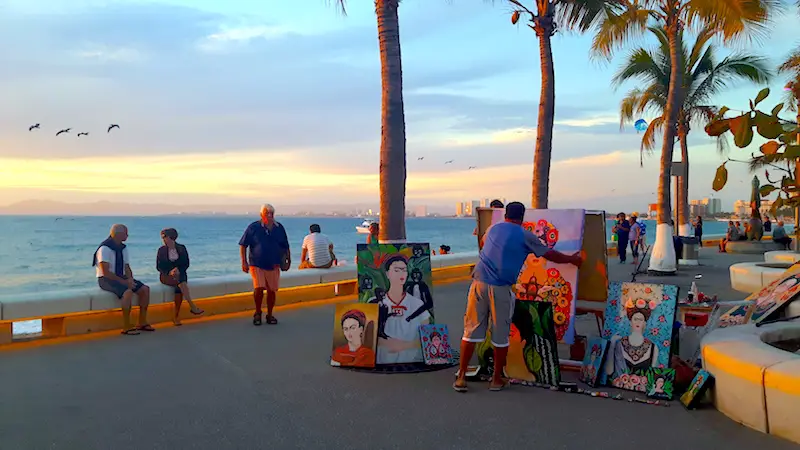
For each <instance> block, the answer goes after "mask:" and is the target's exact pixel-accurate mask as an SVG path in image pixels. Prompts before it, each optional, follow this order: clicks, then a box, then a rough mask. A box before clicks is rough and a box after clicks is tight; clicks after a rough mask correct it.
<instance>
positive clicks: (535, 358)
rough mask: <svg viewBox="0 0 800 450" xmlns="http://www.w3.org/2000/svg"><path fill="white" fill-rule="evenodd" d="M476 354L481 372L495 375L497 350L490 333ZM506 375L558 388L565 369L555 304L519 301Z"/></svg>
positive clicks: (517, 302)
mask: <svg viewBox="0 0 800 450" xmlns="http://www.w3.org/2000/svg"><path fill="white" fill-rule="evenodd" d="M475 351H476V353H477V354H478V361H479V364H480V366H481V373H484V374H491V372H492V369H493V367H494V359H493V358H494V347H493V346H492V343H491V333H490V332H489V333H487V337H486V340H484V341H483V342H482V343H480V344H478V345H477V347H476V349H475ZM504 374H505V376H506V377H508V378H513V379H517V380H524V381H533V382H537V383H543V384H550V385H552V386H558V383H559V381H561V370H560V366H559V363H558V342H557V341H556V331H555V324H554V322H553V305H551V304H550V303H545V302H527V301H520V300H517V301H516V302H515V306H514V314H513V316H512V318H511V336H510V337H509V346H508V357H507V359H506V366H505V368H504Z"/></svg>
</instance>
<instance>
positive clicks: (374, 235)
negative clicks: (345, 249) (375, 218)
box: [367, 222, 381, 244]
mask: <svg viewBox="0 0 800 450" xmlns="http://www.w3.org/2000/svg"><path fill="white" fill-rule="evenodd" d="M380 231H381V226H380V225H379V224H378V222H372V223H371V224H369V234H368V235H367V244H377V243H378V234H380Z"/></svg>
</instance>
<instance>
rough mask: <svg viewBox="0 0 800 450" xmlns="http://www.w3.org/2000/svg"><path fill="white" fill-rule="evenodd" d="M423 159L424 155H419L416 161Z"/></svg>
mask: <svg viewBox="0 0 800 450" xmlns="http://www.w3.org/2000/svg"><path fill="white" fill-rule="evenodd" d="M423 159H425V157H424V156H420V157H419V158H417V161H422V160H423Z"/></svg>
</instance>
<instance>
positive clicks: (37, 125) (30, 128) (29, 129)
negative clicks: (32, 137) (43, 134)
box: [28, 123, 39, 131]
mask: <svg viewBox="0 0 800 450" xmlns="http://www.w3.org/2000/svg"><path fill="white" fill-rule="evenodd" d="M34 128H36V129H39V124H38V123H37V124H36V125H31V126H30V127H28V131H33V129H34Z"/></svg>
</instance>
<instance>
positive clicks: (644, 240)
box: [636, 220, 647, 252]
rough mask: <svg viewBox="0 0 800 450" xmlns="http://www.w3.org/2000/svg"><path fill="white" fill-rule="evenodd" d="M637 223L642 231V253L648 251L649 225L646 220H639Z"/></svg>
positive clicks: (640, 247)
mask: <svg viewBox="0 0 800 450" xmlns="http://www.w3.org/2000/svg"><path fill="white" fill-rule="evenodd" d="M636 223H638V224H639V228H641V231H640V233H639V249H640V251H642V252H646V251H647V223H645V221H644V220H637V221H636Z"/></svg>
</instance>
